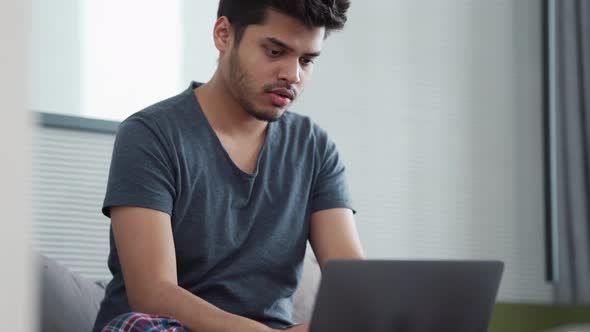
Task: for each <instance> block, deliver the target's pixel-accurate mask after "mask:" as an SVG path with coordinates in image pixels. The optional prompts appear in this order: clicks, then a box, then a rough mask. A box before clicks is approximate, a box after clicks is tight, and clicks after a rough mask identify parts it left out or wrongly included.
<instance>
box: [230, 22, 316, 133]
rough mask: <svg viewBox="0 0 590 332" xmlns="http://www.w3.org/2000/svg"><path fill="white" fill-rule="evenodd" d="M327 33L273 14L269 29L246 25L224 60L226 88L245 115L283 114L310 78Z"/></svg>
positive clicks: (272, 118)
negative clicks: (238, 40) (240, 37)
mask: <svg viewBox="0 0 590 332" xmlns="http://www.w3.org/2000/svg"><path fill="white" fill-rule="evenodd" d="M324 33H325V29H324V28H323V27H318V28H308V27H307V26H305V24H303V23H302V22H300V21H298V20H297V19H294V18H292V17H289V16H287V15H284V14H281V13H279V12H276V11H273V10H269V11H268V13H267V17H266V21H265V23H264V25H249V26H248V27H246V29H245V31H244V34H243V36H242V39H241V41H240V43H239V45H238V46H237V47H236V45H235V40H234V44H232V45H233V47H231V48H230V49H229V51H228V54H226V56H225V58H226V59H224V60H225V61H226V63H225V67H226V68H227V69H228V70H226V71H225V75H224V77H225V79H226V82H227V85H228V87H229V89H230V91H231V93H232V94H233V95H234V97H235V98H236V99H237V100H238V101H239V103H240V105H241V106H242V107H243V108H244V109H245V110H246V112H248V113H249V114H250V115H251V116H253V117H255V118H256V119H258V120H262V121H269V122H271V121H276V120H278V119H279V118H280V117H281V116H282V115H283V113H284V111H285V109H286V108H287V107H288V106H289V104H291V103H292V102H293V101H294V100H295V98H297V96H298V95H299V94H300V93H301V92H302V91H303V87H304V85H305V83H306V81H307V80H308V79H309V78H310V76H311V73H312V71H313V66H314V63H313V62H314V60H315V58H316V57H317V56H318V55H319V52H320V50H321V47H322V43H323V40H324Z"/></svg>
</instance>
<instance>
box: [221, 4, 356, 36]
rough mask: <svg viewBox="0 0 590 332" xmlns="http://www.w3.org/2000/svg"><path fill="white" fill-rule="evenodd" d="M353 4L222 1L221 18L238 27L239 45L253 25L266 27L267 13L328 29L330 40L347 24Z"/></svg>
mask: <svg viewBox="0 0 590 332" xmlns="http://www.w3.org/2000/svg"><path fill="white" fill-rule="evenodd" d="M349 7H350V0H220V1H219V9H218V10H217V18H219V17H222V16H226V17H227V18H228V19H229V21H230V22H231V24H232V25H233V27H234V31H235V42H236V45H237V44H239V43H240V40H241V39H242V36H243V34H244V30H245V29H246V27H247V26H248V25H251V24H263V23H264V20H265V19H266V12H267V9H273V10H276V11H278V12H280V13H283V14H285V15H288V16H291V17H293V18H296V19H298V20H300V21H301V22H303V23H304V24H305V25H307V26H308V27H310V28H311V27H325V28H326V36H327V35H328V34H329V33H330V32H331V31H333V30H340V29H342V28H343V27H344V23H345V22H346V11H347V10H348V8H349Z"/></svg>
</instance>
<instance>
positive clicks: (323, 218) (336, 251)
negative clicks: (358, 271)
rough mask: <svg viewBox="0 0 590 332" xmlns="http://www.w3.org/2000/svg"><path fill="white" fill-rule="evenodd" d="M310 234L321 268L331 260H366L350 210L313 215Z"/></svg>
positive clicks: (338, 209)
mask: <svg viewBox="0 0 590 332" xmlns="http://www.w3.org/2000/svg"><path fill="white" fill-rule="evenodd" d="M309 232H310V233H309V242H310V243H311V246H312V248H313V251H314V253H315V255H316V258H317V259H318V262H319V264H320V267H323V266H324V264H325V262H326V261H328V260H330V259H363V258H365V255H364V253H363V248H362V245H361V242H360V239H359V236H358V232H357V229H356V225H355V221H354V217H353V215H352V211H351V210H350V209H346V208H336V209H327V210H322V211H318V212H314V213H312V215H311V220H310V231H309Z"/></svg>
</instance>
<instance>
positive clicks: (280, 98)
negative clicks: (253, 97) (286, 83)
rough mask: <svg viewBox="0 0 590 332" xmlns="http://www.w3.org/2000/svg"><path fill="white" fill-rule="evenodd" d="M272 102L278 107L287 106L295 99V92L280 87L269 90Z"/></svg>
mask: <svg viewBox="0 0 590 332" xmlns="http://www.w3.org/2000/svg"><path fill="white" fill-rule="evenodd" d="M269 94H270V97H271V100H272V103H273V104H274V105H275V106H278V107H285V106H287V105H289V103H291V101H293V99H295V93H294V92H293V91H291V90H289V89H285V88H279V89H274V90H271V91H269Z"/></svg>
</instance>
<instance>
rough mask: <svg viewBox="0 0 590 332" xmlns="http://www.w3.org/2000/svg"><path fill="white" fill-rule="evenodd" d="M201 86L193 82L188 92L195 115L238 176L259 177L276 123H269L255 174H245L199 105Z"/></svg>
mask: <svg viewBox="0 0 590 332" xmlns="http://www.w3.org/2000/svg"><path fill="white" fill-rule="evenodd" d="M201 85H203V83H199V82H195V81H193V82H191V84H190V86H189V88H188V89H187V91H186V92H187V93H189V94H190V95H191V102H192V103H194V109H195V110H196V112H195V113H196V114H197V116H198V117H199V120H201V121H203V123H205V127H207V131H208V132H209V134H210V135H211V137H212V138H213V141H214V144H215V146H216V149H217V150H218V151H219V152H220V153H221V154H222V155H223V156H224V158H225V159H226V160H227V162H228V163H229V164H230V166H231V168H232V169H233V170H234V171H235V172H236V173H237V174H238V175H240V176H243V177H246V178H249V179H254V178H256V176H257V175H258V173H259V171H260V163H261V160H262V158H263V157H264V155H265V154H266V150H268V149H269V147H268V145H270V141H271V140H272V138H273V136H274V132H275V125H276V122H269V123H268V127H267V131H266V137H265V138H264V143H263V145H262V148H261V149H260V152H259V153H258V158H257V159H256V167H255V169H254V172H253V173H248V172H245V171H244V170H242V169H241V168H240V167H238V165H236V163H235V162H234V161H233V159H232V158H231V157H230V155H229V153H228V152H227V150H226V149H225V147H224V146H223V144H222V143H221V140H220V139H219V136H218V135H217V133H216V132H215V130H214V129H213V127H212V126H211V123H209V120H208V119H207V117H206V116H205V113H204V112H203V108H202V107H201V104H200V103H199V100H198V98H197V96H196V94H195V91H194V90H195V89H196V88H198V87H199V86H201ZM279 121H280V120H279Z"/></svg>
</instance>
